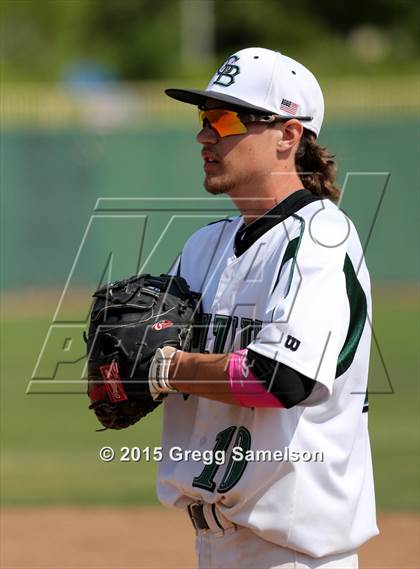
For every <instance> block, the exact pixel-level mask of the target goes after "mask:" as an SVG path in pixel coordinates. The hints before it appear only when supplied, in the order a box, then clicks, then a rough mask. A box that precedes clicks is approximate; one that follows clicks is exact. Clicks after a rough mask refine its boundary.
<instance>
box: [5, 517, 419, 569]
mask: <svg viewBox="0 0 420 569" xmlns="http://www.w3.org/2000/svg"><path fill="white" fill-rule="evenodd" d="M419 521H420V516H418V515H417V514H415V513H386V514H382V515H380V516H379V526H380V529H381V535H380V536H379V537H377V538H375V539H373V540H371V542H370V543H368V544H367V545H366V546H364V547H363V548H362V550H361V555H360V559H361V563H360V567H361V568H362V569H391V568H392V569H417V568H418V567H419V566H420V558H419ZM0 566H1V568H2V569H24V568H25V569H70V568H71V569H134V568H136V569H138V568H156V569H157V568H159V569H174V568H179V569H187V568H193V567H195V559H194V533H193V530H192V528H191V526H190V523H189V521H188V520H187V519H186V518H185V516H184V515H183V514H182V513H178V512H173V511H170V510H163V509H160V508H115V509H100V508H13V509H4V510H3V511H2V512H1V563H0Z"/></svg>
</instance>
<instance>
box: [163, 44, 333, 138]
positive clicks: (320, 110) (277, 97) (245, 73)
mask: <svg viewBox="0 0 420 569" xmlns="http://www.w3.org/2000/svg"><path fill="white" fill-rule="evenodd" d="M165 93H166V94H167V95H169V97H172V98H173V99H177V100H178V101H183V102H184V103H190V104H192V105H198V106H201V105H204V104H205V100H206V99H215V100H217V101H222V102H223V103H225V104H226V105H224V106H226V107H243V108H245V109H250V110H253V111H261V112H267V111H268V112H269V113H270V114H276V115H278V116H281V117H284V118H297V119H300V120H301V121H302V124H303V125H304V127H305V128H307V129H308V130H310V131H312V132H314V133H315V134H316V135H318V134H319V131H320V130H321V125H322V119H323V118H324V97H323V95H322V91H321V87H320V86H319V84H318V81H317V80H316V78H315V76H314V75H313V74H312V73H311V72H310V71H309V69H306V67H304V66H303V65H302V64H301V63H298V62H297V61H295V60H294V59H291V58H290V57H287V56H285V55H283V54H281V53H280V52H278V51H272V50H271V49H265V48H262V47H249V48H247V49H242V50H241V51H238V52H236V53H234V54H233V55H231V56H230V57H229V58H228V59H227V60H226V61H225V62H224V63H223V65H222V66H221V67H219V69H218V70H217V71H216V73H215V74H214V75H213V77H212V78H211V81H210V83H209V84H208V85H207V88H206V89H205V90H204V91H199V90H197V89H166V90H165Z"/></svg>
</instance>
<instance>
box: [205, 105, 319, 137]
mask: <svg viewBox="0 0 420 569" xmlns="http://www.w3.org/2000/svg"><path fill="white" fill-rule="evenodd" d="M199 118H200V125H201V128H203V127H204V126H205V125H206V123H207V122H208V123H209V125H210V126H211V127H212V128H214V130H215V131H216V132H217V133H218V135H219V136H220V137H221V138H223V137H224V136H231V135H233V134H245V133H246V132H248V129H247V127H246V124H247V123H251V122H264V123H273V122H278V121H288V120H290V119H299V120H301V121H310V120H312V117H309V116H302V117H300V116H299V117H280V116H278V115H274V114H271V115H270V114H268V115H261V114H258V115H256V114H251V113H250V114H245V113H237V112H236V111H228V110H226V109H208V110H203V109H202V110H200V111H199Z"/></svg>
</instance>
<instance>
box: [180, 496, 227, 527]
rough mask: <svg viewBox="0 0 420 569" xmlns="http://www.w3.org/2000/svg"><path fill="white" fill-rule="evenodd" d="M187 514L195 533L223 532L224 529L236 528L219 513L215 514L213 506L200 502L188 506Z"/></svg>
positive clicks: (214, 506)
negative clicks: (203, 531)
mask: <svg viewBox="0 0 420 569" xmlns="http://www.w3.org/2000/svg"><path fill="white" fill-rule="evenodd" d="M188 514H189V516H190V519H191V522H192V525H193V526H194V529H195V530H196V531H202V530H211V531H214V532H220V531H221V532H223V531H224V530H226V529H229V528H233V527H236V526H235V524H233V523H232V522H230V521H229V520H228V519H227V518H226V517H225V516H224V515H223V514H222V513H221V512H220V511H219V512H216V505H215V504H208V503H205V502H201V501H197V502H192V503H191V504H189V506H188Z"/></svg>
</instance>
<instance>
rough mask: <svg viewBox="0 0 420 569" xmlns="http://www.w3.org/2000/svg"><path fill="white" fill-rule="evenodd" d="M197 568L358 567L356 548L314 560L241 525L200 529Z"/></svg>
mask: <svg viewBox="0 0 420 569" xmlns="http://www.w3.org/2000/svg"><path fill="white" fill-rule="evenodd" d="M196 554H197V559H198V567H199V569H357V568H358V566H359V563H358V557H357V552H356V551H349V552H347V553H344V554H339V555H329V556H327V557H322V558H319V559H315V558H313V557H309V556H308V555H304V554H303V553H299V552H297V551H293V550H291V549H285V548H283V547H280V546H279V545H275V544H274V543H271V542H269V541H266V540H265V539H261V538H260V537H258V536H257V535H256V534H255V533H254V532H252V531H251V530H249V529H248V528H244V527H233V528H229V529H227V530H225V531H224V533H222V532H218V533H217V532H213V531H211V530H207V531H199V532H198V533H197V538H196Z"/></svg>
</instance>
